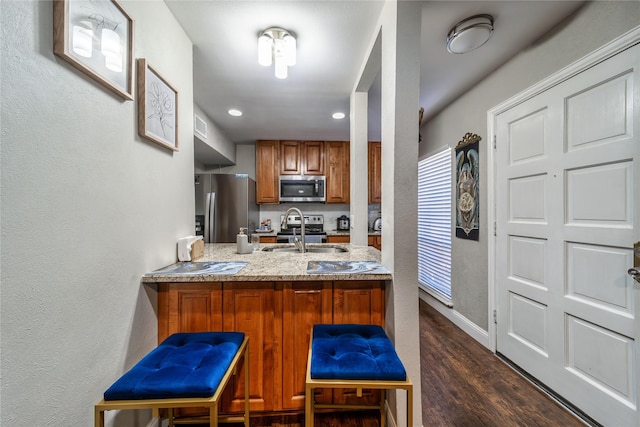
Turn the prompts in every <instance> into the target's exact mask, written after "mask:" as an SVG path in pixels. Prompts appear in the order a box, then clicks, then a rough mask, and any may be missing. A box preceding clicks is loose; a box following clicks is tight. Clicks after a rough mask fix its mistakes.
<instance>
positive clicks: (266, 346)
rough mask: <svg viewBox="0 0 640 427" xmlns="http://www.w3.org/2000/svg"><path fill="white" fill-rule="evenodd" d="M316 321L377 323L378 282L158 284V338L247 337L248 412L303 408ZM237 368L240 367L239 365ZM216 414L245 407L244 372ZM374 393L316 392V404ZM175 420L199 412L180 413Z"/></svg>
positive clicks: (369, 397) (380, 319)
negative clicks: (215, 333)
mask: <svg viewBox="0 0 640 427" xmlns="http://www.w3.org/2000/svg"><path fill="white" fill-rule="evenodd" d="M319 323H329V324H330V323H363V324H364V323H367V324H376V325H381V326H384V281H378V280H372V281H366V280H363V281H300V282H291V281H282V282H223V283H220V282H204V283H159V284H158V340H159V341H161V340H164V339H165V338H166V337H167V336H169V335H171V334H173V333H176V332H201V331H238V332H244V333H245V334H247V336H248V337H249V376H250V381H251V384H250V385H249V389H250V395H251V402H250V410H251V411H252V412H254V413H255V412H261V413H274V412H275V413H278V412H292V411H293V412H301V411H303V410H304V394H305V376H306V370H307V351H308V349H309V338H310V333H311V328H312V326H313V325H314V324H319ZM243 369H244V368H243ZM231 381H232V382H231V383H230V385H229V386H228V387H227V390H226V391H225V393H224V395H223V399H222V403H221V406H220V410H221V412H225V413H233V412H241V411H242V410H243V407H244V400H243V397H244V394H243V392H244V372H243V371H242V370H240V372H238V375H236V376H235V377H233V378H232V379H231ZM374 398H375V395H374V394H372V393H367V392H365V393H364V396H363V398H362V399H360V398H357V397H356V396H355V391H352V390H346V391H342V390H340V391H337V390H336V391H332V390H320V389H319V390H318V391H317V394H316V399H317V401H318V402H323V403H331V402H332V401H336V402H337V401H341V402H344V401H350V402H356V401H358V402H362V401H363V399H364V400H365V401H367V402H369V401H372V402H373V400H374ZM181 411H182V412H179V414H180V415H181V416H187V415H188V416H195V415H204V414H207V413H208V411H207V410H206V409H199V408H194V409H187V410H181Z"/></svg>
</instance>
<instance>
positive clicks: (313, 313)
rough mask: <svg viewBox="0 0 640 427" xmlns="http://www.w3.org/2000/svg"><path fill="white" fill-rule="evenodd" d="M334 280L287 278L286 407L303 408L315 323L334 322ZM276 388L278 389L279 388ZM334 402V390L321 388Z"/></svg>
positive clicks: (284, 325)
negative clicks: (310, 344) (306, 280)
mask: <svg viewBox="0 0 640 427" xmlns="http://www.w3.org/2000/svg"><path fill="white" fill-rule="evenodd" d="M331 287H332V282H326V281H325V282H287V283H285V284H284V287H283V291H282V292H283V311H282V337H283V339H282V408H283V409H303V408H304V398H305V378H306V372H307V355H308V349H309V339H310V337H311V329H312V328H313V325H315V324H320V323H329V324H330V323H332V304H331V302H332V301H331ZM276 392H278V389H277V388H276ZM316 399H317V400H318V401H323V402H330V401H331V391H330V390H319V393H318V394H317V395H316Z"/></svg>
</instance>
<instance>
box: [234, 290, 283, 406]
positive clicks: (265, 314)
mask: <svg viewBox="0 0 640 427" xmlns="http://www.w3.org/2000/svg"><path fill="white" fill-rule="evenodd" d="M222 300H223V307H222V323H223V330H224V331H229V332H244V333H245V334H246V335H247V336H248V337H249V379H250V382H251V384H250V385H249V392H250V396H251V403H250V405H249V407H250V410H251V411H271V410H273V409H274V398H273V397H274V396H273V395H274V393H273V390H274V376H273V372H274V360H273V359H274V357H273V352H274V349H273V343H274V338H275V335H274V326H273V325H274V289H273V283H272V282H234V283H228V284H227V283H225V284H224V285H223V296H222ZM230 388H231V390H232V391H233V396H230V395H229V393H225V396H224V397H223V404H222V409H223V410H224V411H228V412H242V411H243V408H244V373H243V372H242V371H241V372H240V373H239V374H238V375H236V376H235V377H233V379H232V386H231V387H230Z"/></svg>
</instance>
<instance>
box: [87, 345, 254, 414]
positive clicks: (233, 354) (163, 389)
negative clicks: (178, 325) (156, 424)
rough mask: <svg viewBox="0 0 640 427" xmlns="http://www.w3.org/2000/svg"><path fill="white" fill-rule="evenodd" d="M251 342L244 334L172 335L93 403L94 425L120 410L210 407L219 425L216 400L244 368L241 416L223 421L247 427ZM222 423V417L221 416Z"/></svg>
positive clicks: (155, 411) (157, 410) (171, 412)
mask: <svg viewBox="0 0 640 427" xmlns="http://www.w3.org/2000/svg"><path fill="white" fill-rule="evenodd" d="M248 348H249V338H248V337H245V335H244V334H243V333H241V332H197V333H179V334H173V335H171V336H169V337H168V338H167V339H165V340H164V341H163V342H162V343H161V344H160V345H159V346H158V347H156V348H155V349H153V350H152V351H151V352H150V353H149V354H147V355H146V356H145V357H144V358H142V360H140V361H139V362H138V363H137V364H136V365H135V366H133V367H132V368H131V369H130V370H129V371H128V372H126V373H125V374H124V375H122V376H121V377H120V378H119V379H118V380H117V381H116V382H115V383H113V384H112V385H111V387H109V388H108V389H107V391H105V393H104V399H102V400H101V401H100V402H98V403H97V404H96V405H95V426H96V427H103V426H104V412H105V411H109V410H116V409H121V410H122V409H152V410H153V416H154V417H157V416H159V409H169V425H170V426H173V408H189V407H207V408H209V425H210V426H212V427H213V426H217V425H218V419H219V417H218V402H219V401H220V398H221V397H222V392H223V391H224V388H225V386H226V385H227V383H228V382H229V379H230V378H231V375H235V374H236V373H237V370H238V369H239V366H238V365H239V361H240V360H242V361H243V365H244V393H245V408H244V415H243V416H235V417H224V420H225V421H226V422H243V423H244V425H245V427H249V364H248V363H247V359H248ZM220 419H221V420H222V417H220Z"/></svg>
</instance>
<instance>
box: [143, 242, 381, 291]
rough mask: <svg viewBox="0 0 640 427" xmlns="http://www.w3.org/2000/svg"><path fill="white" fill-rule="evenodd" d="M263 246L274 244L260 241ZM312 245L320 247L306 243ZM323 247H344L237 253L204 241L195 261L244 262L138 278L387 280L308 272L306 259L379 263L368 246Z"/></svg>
mask: <svg viewBox="0 0 640 427" xmlns="http://www.w3.org/2000/svg"><path fill="white" fill-rule="evenodd" d="M266 246H278V245H267V244H262V245H261V249H262V248H264V247H266ZM307 246H308V247H312V246H323V245H317V244H315V245H314V244H309V245H307ZM325 246H341V247H345V248H348V249H349V251H348V252H343V253H305V254H301V253H297V252H296V253H291V252H265V251H262V250H261V251H255V252H253V253H250V254H237V253H236V244H235V243H216V244H205V251H204V257H202V258H200V259H198V260H196V262H207V261H214V262H246V263H247V264H246V266H244V267H243V268H242V269H240V271H238V272H237V273H235V274H224V273H223V274H210V273H206V272H204V273H198V272H197V271H196V272H193V273H190V274H167V273H162V274H158V273H157V272H150V273H147V274H145V275H144V276H143V277H142V282H143V283H176V282H259V281H262V282H265V281H312V280H313V281H318V280H341V281H343V280H391V278H392V276H391V274H390V273H388V272H387V273H370V272H366V271H358V272H348V273H344V272H329V273H327V274H325V273H320V274H318V273H308V272H307V264H308V262H309V261H344V262H359V261H375V262H380V251H378V250H377V249H375V248H373V247H370V246H356V245H351V244H348V243H340V244H335V245H325ZM181 264H184V263H176V264H173V265H170V266H167V267H165V268H163V269H162V270H167V269H170V268H172V267H178V266H179V265H181Z"/></svg>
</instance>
